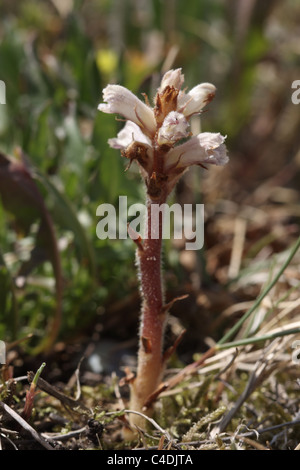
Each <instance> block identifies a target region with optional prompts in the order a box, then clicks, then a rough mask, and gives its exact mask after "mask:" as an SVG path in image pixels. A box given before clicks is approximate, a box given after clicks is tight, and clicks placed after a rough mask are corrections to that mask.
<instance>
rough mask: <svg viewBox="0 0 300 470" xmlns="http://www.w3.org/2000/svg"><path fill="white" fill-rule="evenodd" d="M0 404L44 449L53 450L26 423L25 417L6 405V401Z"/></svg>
mask: <svg viewBox="0 0 300 470" xmlns="http://www.w3.org/2000/svg"><path fill="white" fill-rule="evenodd" d="M0 406H1V408H2V409H3V410H4V411H5V412H6V413H8V414H9V415H10V416H11V417H12V418H13V419H14V420H15V421H17V423H18V424H19V425H20V426H21V427H22V428H23V429H25V431H28V432H29V433H30V434H31V435H32V437H33V438H34V439H35V440H36V441H37V442H39V444H41V445H42V446H43V447H44V448H45V449H47V450H54V449H53V447H52V446H51V445H50V444H48V442H46V441H44V439H42V437H41V436H40V435H39V434H38V433H37V431H36V430H35V429H33V427H32V426H30V424H28V423H27V421H25V419H23V418H22V417H21V416H20V415H18V413H16V412H15V411H14V410H13V409H12V408H10V407H9V406H8V405H6V403H3V402H2V401H0Z"/></svg>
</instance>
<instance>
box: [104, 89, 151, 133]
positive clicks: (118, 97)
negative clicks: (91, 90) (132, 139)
mask: <svg viewBox="0 0 300 470" xmlns="http://www.w3.org/2000/svg"><path fill="white" fill-rule="evenodd" d="M103 100H104V101H105V103H101V104H99V106H98V110H99V111H102V112H104V113H108V114H120V115H121V116H123V117H124V118H125V119H127V120H129V121H132V122H134V123H135V124H137V125H138V126H140V127H141V128H142V129H143V131H144V133H145V134H147V135H149V136H153V135H154V133H155V130H156V122H155V118H154V112H153V109H152V108H150V107H149V106H147V105H146V104H145V103H143V102H142V101H141V100H140V99H139V98H137V97H136V96H135V95H134V94H133V93H132V92H131V91H129V90H127V88H125V87H123V86H121V85H107V87H106V88H104V90H103Z"/></svg>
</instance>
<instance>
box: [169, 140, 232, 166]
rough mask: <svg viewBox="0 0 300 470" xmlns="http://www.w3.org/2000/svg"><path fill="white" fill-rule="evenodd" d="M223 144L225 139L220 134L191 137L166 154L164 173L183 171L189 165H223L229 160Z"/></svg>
mask: <svg viewBox="0 0 300 470" xmlns="http://www.w3.org/2000/svg"><path fill="white" fill-rule="evenodd" d="M224 142H225V137H224V136H222V135H221V134H220V133H211V132H203V133H201V134H198V135H197V136H193V137H191V138H190V139H189V140H187V141H186V142H185V143H184V144H181V145H177V146H176V147H174V148H173V149H171V150H170V151H169V152H168V154H167V157H166V160H165V171H166V172H167V173H168V171H172V170H174V169H176V170H179V169H182V170H184V169H185V168H187V167H189V166H191V165H199V164H205V163H212V164H214V165H225V164H226V163H227V162H228V160H229V159H228V155H227V149H226V146H225V144H224Z"/></svg>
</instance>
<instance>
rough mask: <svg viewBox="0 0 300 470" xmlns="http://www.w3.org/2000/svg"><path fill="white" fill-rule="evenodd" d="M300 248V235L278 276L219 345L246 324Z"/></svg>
mask: <svg viewBox="0 0 300 470" xmlns="http://www.w3.org/2000/svg"><path fill="white" fill-rule="evenodd" d="M299 248H300V237H299V238H298V240H297V242H296V244H295V246H294V248H293V249H292V250H291V252H290V254H289V256H288V257H287V259H286V261H285V262H284V263H283V265H282V266H281V268H280V270H279V271H278V273H277V274H276V276H275V277H274V279H273V280H272V281H271V282H270V284H269V285H268V286H267V287H266V288H265V289H264V290H263V292H262V293H261V295H260V296H258V298H257V299H256V301H255V302H254V304H253V305H252V307H251V308H250V309H249V310H247V312H246V313H245V314H244V315H243V316H242V317H241V319H240V320H239V321H238V322H237V323H236V324H235V325H234V326H233V327H232V328H231V329H230V330H229V331H228V332H227V333H226V334H225V335H224V336H223V338H221V339H220V340H219V341H218V343H217V347H218V346H219V345H222V344H224V343H226V342H228V340H229V339H230V338H232V336H233V335H234V334H235V333H237V332H238V331H239V329H240V327H241V326H242V325H243V324H244V322H245V321H246V320H247V319H248V318H249V317H250V316H251V315H252V313H253V312H254V311H255V310H256V309H257V308H258V306H259V305H260V303H261V302H262V300H263V299H264V298H265V297H266V295H268V293H269V292H270V290H271V289H272V288H273V287H274V286H275V285H276V283H277V282H278V280H279V279H280V277H281V276H282V273H283V272H284V270H285V269H286V268H287V266H288V265H289V264H290V262H291V261H292V259H293V257H294V256H295V254H296V253H297V251H298V249H299Z"/></svg>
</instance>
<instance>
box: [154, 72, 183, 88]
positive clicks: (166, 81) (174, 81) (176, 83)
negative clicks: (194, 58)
mask: <svg viewBox="0 0 300 470" xmlns="http://www.w3.org/2000/svg"><path fill="white" fill-rule="evenodd" d="M183 83H184V75H183V74H182V73H181V69H175V70H169V71H168V72H166V73H165V74H164V76H163V78H162V81H161V84H160V87H159V91H163V90H164V89H165V88H166V86H173V87H174V88H177V89H178V90H180V88H181V87H182V85H183Z"/></svg>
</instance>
